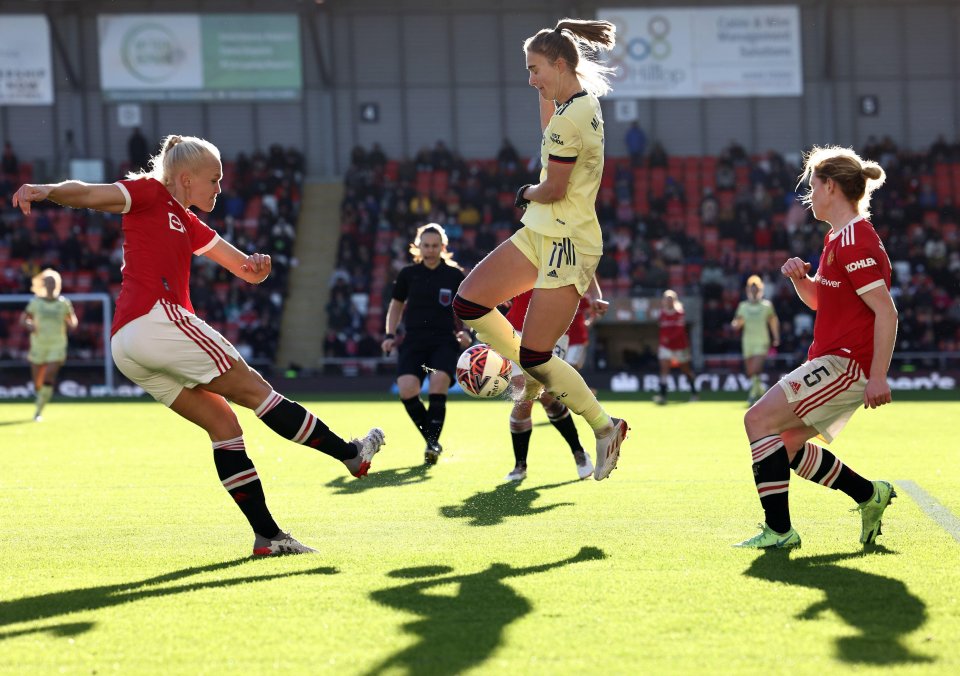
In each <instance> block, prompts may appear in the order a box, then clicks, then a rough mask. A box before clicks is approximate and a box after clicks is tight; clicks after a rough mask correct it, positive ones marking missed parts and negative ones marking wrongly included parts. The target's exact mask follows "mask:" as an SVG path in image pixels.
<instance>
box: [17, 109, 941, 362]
mask: <svg viewBox="0 0 960 676" xmlns="http://www.w3.org/2000/svg"><path fill="white" fill-rule="evenodd" d="M627 147H628V148H629V150H630V154H629V156H627V157H622V158H618V157H608V158H607V162H606V165H605V169H604V174H603V178H602V181H601V187H600V192H599V194H598V199H597V212H598V216H599V219H600V223H601V226H602V228H603V231H604V242H605V247H606V249H605V255H604V257H603V258H602V260H601V263H600V267H599V269H598V276H599V277H600V281H601V285H602V287H603V289H604V293H605V295H606V297H607V298H608V299H616V298H618V297H625V296H632V297H650V298H654V297H658V296H659V295H660V293H661V292H662V291H663V290H664V289H666V288H673V289H675V290H676V291H678V293H679V294H680V295H681V296H682V297H683V296H688V297H689V296H697V297H699V298H700V299H701V300H702V307H703V327H704V331H703V345H702V347H703V352H704V353H705V354H708V355H713V354H737V353H738V352H739V337H738V336H737V334H736V333H735V332H734V331H733V330H732V329H731V328H730V326H729V322H730V319H731V318H732V316H733V312H734V310H735V308H736V305H737V303H738V302H739V300H740V299H741V294H742V289H743V281H744V280H745V279H746V277H747V276H749V275H751V274H755V273H756V274H760V275H761V276H762V277H763V278H764V280H765V282H766V287H765V288H766V292H767V294H768V297H769V298H770V299H771V300H772V301H773V302H774V306H775V308H776V310H777V312H778V314H779V316H780V320H781V323H782V332H781V333H782V341H781V346H780V351H781V353H784V354H789V355H791V356H792V357H793V358H794V359H795V358H796V357H799V356H800V355H801V353H802V352H803V350H805V349H806V346H807V345H808V344H809V342H810V340H811V332H812V327H813V313H812V312H810V311H809V310H808V309H807V308H806V307H805V306H804V305H803V304H802V303H801V302H800V301H799V299H798V298H797V297H796V294H795V293H794V292H793V289H792V287H791V285H790V284H789V283H787V282H785V281H784V280H783V279H782V278H781V276H780V274H779V267H780V264H781V263H782V262H783V260H785V259H786V258H787V257H788V256H800V257H802V258H804V259H806V260H809V261H810V262H811V263H812V264H813V265H814V266H816V264H817V257H818V254H819V251H820V249H821V247H822V242H823V235H824V232H825V226H824V225H823V224H820V223H817V222H816V221H815V220H814V219H813V217H812V216H811V214H810V213H809V211H808V210H807V209H805V208H804V207H803V205H802V204H801V203H800V199H799V197H800V195H801V194H802V192H803V191H804V189H805V186H799V187H798V186H797V184H796V183H797V176H798V174H799V173H800V169H799V166H798V165H799V161H800V158H799V156H795V157H792V158H789V159H788V158H785V157H783V156H781V155H780V154H778V153H775V152H767V153H764V154H762V155H754V156H751V155H750V154H748V153H747V152H746V151H745V150H744V148H743V147H742V146H741V145H739V144H738V143H736V142H731V143H730V145H729V146H728V147H727V148H726V149H725V150H724V151H723V152H722V153H721V154H720V155H719V156H694V157H675V156H670V155H668V154H667V151H666V150H665V148H664V147H663V146H662V145H661V144H660V143H658V142H657V141H655V140H654V141H653V142H652V143H649V144H648V143H647V139H646V136H645V135H643V133H642V130H639V128H635V127H631V130H630V132H628V138H627ZM860 150H861V151H862V154H863V155H864V156H865V157H869V158H871V159H875V160H877V161H878V162H880V163H881V165H882V166H883V167H884V168H885V170H886V171H887V182H886V184H885V186H884V187H883V188H882V189H881V190H879V191H878V192H877V193H875V195H874V198H873V201H872V204H873V218H872V220H873V223H874V225H875V226H876V228H877V230H878V232H879V233H880V236H881V238H882V239H883V241H884V242H885V243H886V247H887V251H888V253H889V254H890V258H891V260H892V262H893V267H894V284H893V289H892V293H893V296H894V298H895V300H896V302H897V306H898V309H899V311H900V331H899V334H898V339H897V349H898V350H899V351H915V352H916V351H919V352H942V351H958V350H960V237H958V209H957V207H956V206H955V204H956V200H957V198H958V197H960V143H953V144H951V143H948V142H947V141H946V140H944V139H942V138H941V139H938V140H937V142H936V143H934V144H933V145H932V146H931V147H930V148H929V149H928V151H926V152H922V153H915V152H907V151H902V150H901V149H899V148H898V147H897V146H896V144H894V143H893V142H892V141H891V140H890V139H889V138H884V139H881V140H874V139H871V140H870V141H869V142H868V144H867V145H866V147H864V148H862V149H860ZM131 155H133V150H132V149H131ZM223 166H224V181H223V194H222V196H221V197H220V199H219V200H218V201H217V206H216V208H215V210H214V212H213V213H211V214H206V215H201V217H202V218H203V219H204V220H206V221H207V222H208V223H209V224H210V225H211V226H212V227H214V228H215V229H216V230H217V231H218V232H221V233H222V234H224V235H225V236H226V237H228V238H229V239H230V241H232V242H233V243H234V244H236V245H237V246H238V247H239V248H240V249H242V250H248V251H253V250H254V249H257V250H262V251H266V252H269V253H270V254H271V255H272V257H273V261H274V274H273V275H272V276H271V277H270V278H269V279H268V281H267V282H266V283H264V284H262V285H259V286H249V285H246V284H244V283H242V282H240V281H239V280H236V279H235V278H233V277H232V276H231V275H230V274H229V273H227V272H226V271H224V270H222V269H221V268H219V267H218V266H216V265H214V264H212V263H210V262H209V261H206V259H204V258H202V257H200V258H197V259H196V261H195V266H194V270H193V300H194V304H195V305H196V307H197V310H198V312H199V313H200V314H201V315H202V316H204V317H205V318H206V319H207V320H208V321H209V322H210V323H211V324H213V325H214V326H216V327H217V328H218V329H219V330H221V331H222V332H223V333H224V335H225V336H227V338H229V339H230V340H231V341H232V342H234V344H235V345H237V347H238V348H239V349H240V350H241V352H242V353H243V354H244V356H245V357H246V358H248V359H249V360H250V361H253V362H254V363H261V364H267V363H270V362H271V361H272V360H273V358H274V356H275V353H276V348H277V341H278V335H277V329H278V327H279V326H280V316H281V312H282V308H283V302H284V297H285V295H286V289H287V278H288V273H289V270H290V268H291V267H292V266H293V265H295V264H296V261H295V259H294V257H293V242H294V238H295V232H296V230H295V227H294V225H295V223H296V222H297V215H298V209H299V204H300V192H301V185H302V178H303V172H304V160H303V157H302V156H301V155H300V153H299V152H298V151H296V150H293V149H286V150H285V149H283V148H281V147H279V146H273V147H271V148H270V149H269V150H268V151H267V152H266V153H264V152H259V151H258V152H255V153H252V154H250V155H247V154H240V155H239V156H238V157H236V158H235V159H234V160H233V161H224V165H223ZM125 169H126V167H120V170H119V171H118V172H117V174H118V175H119V176H122V175H123V174H124V172H125ZM538 173H539V167H538V166H536V164H535V163H531V162H528V161H527V159H526V158H522V157H520V156H519V154H518V153H517V151H516V149H515V148H514V147H513V146H512V145H511V144H510V142H509V141H504V143H503V145H502V147H501V148H500V150H499V152H498V153H497V155H496V157H494V158H492V159H488V160H464V159H463V158H461V157H459V156H458V155H457V154H456V153H455V152H454V151H452V150H451V149H450V148H448V147H446V145H445V144H444V143H442V142H438V143H437V144H436V145H435V146H434V147H433V148H424V149H422V150H421V151H420V152H418V153H417V154H416V155H415V157H413V158H412V159H410V160H403V161H401V160H396V159H390V158H388V157H387V156H386V154H385V153H384V151H383V149H382V148H381V147H380V146H379V145H377V144H374V146H373V147H372V148H371V149H369V150H366V149H363V148H359V147H358V148H355V149H354V151H353V153H352V156H351V164H350V167H349V169H348V170H347V172H346V176H345V179H344V187H345V194H344V198H343V202H342V208H341V225H340V229H341V238H340V243H339V250H338V253H337V267H336V270H335V273H334V275H333V279H332V280H331V289H330V295H329V299H328V302H327V304H326V308H325V309H326V313H327V319H328V329H329V330H328V333H327V335H326V337H325V340H324V353H325V355H326V356H327V357H341V358H343V357H350V358H352V357H378V356H380V352H379V350H380V348H379V344H380V338H381V334H382V332H383V324H384V321H383V318H384V313H385V308H386V306H387V304H388V303H389V300H390V299H389V293H390V289H391V285H392V282H393V279H394V278H395V276H396V274H397V272H398V271H399V270H400V269H401V268H402V267H403V266H405V265H407V264H408V263H409V256H408V252H407V249H408V245H409V243H410V241H411V240H412V238H413V234H414V231H415V229H416V228H417V227H418V226H419V225H421V224H423V223H425V222H438V223H440V224H442V225H443V226H444V227H445V229H446V231H447V233H448V235H449V237H450V249H451V251H452V252H453V253H454V256H455V259H456V260H457V262H458V263H459V264H460V265H462V266H463V267H465V268H467V269H469V268H471V267H473V266H474V265H476V263H477V262H479V261H480V260H481V259H482V258H483V256H484V255H486V253H487V252H489V251H490V250H492V249H493V248H494V247H495V246H496V245H497V244H499V243H500V242H502V241H503V240H504V239H506V238H507V237H509V236H510V235H511V234H512V233H513V232H514V231H515V230H516V228H517V227H518V226H519V218H520V215H521V214H520V212H518V211H517V210H516V209H515V208H514V205H513V201H514V194H515V191H516V188H517V186H519V185H522V184H524V183H535V182H536V181H537V179H538ZM32 178H33V175H32V167H31V166H30V165H29V164H27V163H23V162H20V161H19V160H18V158H17V157H16V153H15V152H14V150H13V148H12V147H11V145H10V144H9V143H5V144H4V149H3V155H2V167H0V200H2V206H0V264H2V273H0V293H26V292H27V290H28V289H29V280H30V278H31V277H32V275H33V274H35V273H36V272H37V271H39V270H40V269H41V268H43V267H47V266H51V267H54V268H56V269H58V270H60V271H61V273H62V274H63V278H64V292H65V293H66V294H67V295H70V294H71V293H77V292H97V291H102V292H107V293H111V294H113V295H114V296H115V295H116V293H117V292H118V290H119V282H120V263H121V258H122V250H121V248H120V243H121V241H122V238H121V233H120V218H119V217H117V216H109V215H104V214H99V213H96V212H88V211H76V210H70V209H63V208H60V207H58V206H56V205H54V204H52V203H49V202H48V203H45V204H42V205H38V206H37V207H36V208H35V209H34V212H33V214H31V215H30V216H29V217H23V216H22V214H20V213H19V211H16V210H14V209H12V207H11V205H10V196H11V194H12V192H13V191H14V190H15V189H16V187H17V186H18V185H19V184H20V183H23V182H29V181H30V180H32ZM798 192H799V193H800V194H798ZM21 309H22V308H19V307H13V306H0V359H11V358H20V357H22V356H23V354H25V350H26V336H25V335H23V333H22V329H20V328H19V325H18V323H17V322H16V317H17V315H18V314H19V312H20V310H21ZM77 312H78V314H79V315H81V326H80V328H79V329H78V331H77V332H76V333H75V334H74V335H73V336H72V338H71V354H74V355H77V356H83V357H89V356H94V357H95V356H97V355H100V354H102V353H103V348H104V346H103V343H102V325H101V315H100V313H101V309H100V306H99V305H97V304H92V303H86V304H83V303H81V304H78V305H77ZM599 347H600V348H601V352H602V345H600V346H599Z"/></svg>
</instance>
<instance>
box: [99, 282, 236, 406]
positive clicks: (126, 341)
mask: <svg viewBox="0 0 960 676" xmlns="http://www.w3.org/2000/svg"><path fill="white" fill-rule="evenodd" d="M110 349H111V351H112V352H113V361H114V362H115V363H116V365H117V368H118V369H120V372H121V373H123V375H125V376H126V377H127V378H129V379H130V380H132V381H133V382H134V383H136V384H137V385H139V386H140V387H142V388H143V389H144V390H146V391H147V392H148V393H149V394H150V396H152V397H153V398H154V399H156V400H157V401H159V402H162V403H164V404H166V405H167V406H170V405H171V404H172V403H173V402H174V401H175V400H176V398H177V397H178V396H180V392H182V391H183V388H184V387H189V388H193V387H195V386H197V385H200V384H204V385H205V384H206V383H209V382H210V381H211V380H213V379H214V378H216V377H217V376H219V375H222V374H223V373H225V372H226V371H227V370H228V369H229V368H230V367H231V366H233V363H234V362H236V361H239V360H240V353H239V352H237V350H236V348H235V347H234V346H233V345H231V344H230V341H228V340H227V339H226V338H224V337H223V336H222V335H220V333H219V332H218V331H217V330H216V329H214V328H213V327H212V326H210V325H209V324H207V323H206V322H205V321H203V320H202V319H200V318H199V317H197V316H196V315H195V314H193V313H191V312H188V311H187V310H186V309H184V308H182V307H180V306H179V305H175V304H173V303H170V302H168V301H163V300H161V301H157V304H156V305H154V306H153V309H152V310H150V312H149V313H147V314H145V315H143V316H142V317H137V318H136V319H134V320H133V321H132V322H130V323H129V324H125V325H124V326H123V327H121V329H120V330H119V331H117V332H116V333H115V334H114V335H113V339H112V340H111V341H110Z"/></svg>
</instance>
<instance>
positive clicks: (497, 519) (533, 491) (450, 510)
mask: <svg viewBox="0 0 960 676" xmlns="http://www.w3.org/2000/svg"><path fill="white" fill-rule="evenodd" d="M576 483H580V481H579V480H576V479H573V480H571V481H561V482H560V483H558V484H547V485H544V486H532V487H530V488H523V489H521V488H520V486H521V482H519V481H508V482H506V483H502V484H500V485H499V486H497V487H496V488H494V489H493V490H492V491H481V492H479V493H476V494H475V495H472V496H470V497H469V498H467V499H466V500H464V501H463V504H461V505H446V506H444V507H441V508H440V514H442V515H443V516H445V517H447V518H448V519H470V525H471V526H496V525H497V524H500V523H503V521H504V519H506V518H507V517H510V516H529V515H530V514H542V513H543V512H549V511H550V510H553V509H556V508H557V507H565V506H567V505H572V504H573V503H572V502H557V503H554V504H552V505H543V506H541V507H534V506H533V501H534V500H536V499H537V498H539V497H540V491H545V490H549V489H551V488H559V487H560V486H566V485H567V484H576Z"/></svg>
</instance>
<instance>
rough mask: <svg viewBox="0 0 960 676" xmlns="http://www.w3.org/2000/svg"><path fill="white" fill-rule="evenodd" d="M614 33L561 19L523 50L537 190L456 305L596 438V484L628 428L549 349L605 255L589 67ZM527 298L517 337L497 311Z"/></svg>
mask: <svg viewBox="0 0 960 676" xmlns="http://www.w3.org/2000/svg"><path fill="white" fill-rule="evenodd" d="M615 32H616V29H615V27H614V25H613V24H612V23H610V22H608V21H580V20H575V19H562V20H561V21H559V22H557V24H556V26H555V27H554V28H544V29H542V30H540V31H538V32H537V34H536V35H534V36H532V37H530V38H528V39H527V40H526V41H525V42H524V45H523V51H524V56H525V59H526V68H527V72H528V74H529V78H528V82H529V84H530V86H531V87H534V88H535V89H536V90H537V91H538V93H539V97H540V98H539V103H540V123H541V128H542V130H543V133H542V136H541V140H542V143H541V151H540V163H541V167H542V168H541V171H540V182H539V183H537V184H536V185H523V186H520V189H519V190H517V196H516V200H515V205H516V206H517V207H518V208H521V209H525V213H524V215H523V217H522V219H521V221H522V222H523V227H522V228H520V230H518V231H517V232H516V233H514V235H513V236H512V237H511V238H510V239H508V240H507V241H506V242H504V243H503V244H501V245H500V246H498V247H497V248H496V249H494V251H493V252H492V253H490V254H489V255H488V256H487V257H486V258H484V259H483V260H482V261H481V262H480V264H479V265H478V266H477V267H476V268H474V269H473V271H472V272H471V273H470V275H468V276H467V279H466V280H464V282H463V285H462V287H461V292H460V294H458V295H457V298H456V300H455V301H454V309H455V311H456V313H457V315H458V316H459V317H460V318H461V319H462V320H463V322H464V323H465V324H466V325H467V326H469V327H470V328H472V329H474V330H475V331H476V332H477V334H478V335H479V337H480V340H482V341H483V342H485V343H487V344H489V345H490V346H491V347H493V349H495V350H496V351H497V352H499V353H500V354H501V355H503V356H504V357H506V358H507V359H509V360H510V361H512V362H514V363H518V364H520V367H521V368H522V369H523V370H524V372H525V373H526V374H528V375H529V376H530V378H529V379H528V382H527V386H528V390H529V393H528V396H529V398H531V399H535V398H536V396H538V395H539V391H538V390H539V389H540V388H541V386H540V385H539V383H542V384H543V386H546V389H547V390H549V391H550V392H552V393H554V394H555V395H556V396H558V397H560V398H562V399H563V402H564V404H566V405H567V406H568V407H569V408H570V410H571V411H573V412H574V413H577V414H578V415H581V416H583V418H584V420H586V421H587V424H589V425H590V427H591V428H592V429H593V432H594V436H595V437H596V451H597V455H596V468H595V470H594V478H595V479H596V480H597V481H600V480H602V479H605V478H606V477H608V476H609V475H610V472H612V471H613V469H614V468H615V467H616V465H617V460H618V458H619V457H620V446H621V444H622V443H623V440H624V439H625V438H626V436H627V431H628V430H629V426H628V425H627V423H626V421H624V420H622V419H619V418H611V417H610V416H609V415H608V414H607V412H606V411H604V410H603V407H602V406H601V405H600V402H599V401H597V398H596V396H594V394H593V393H592V392H591V391H590V388H589V387H587V384H586V383H585V382H584V380H583V378H582V377H581V376H580V374H579V373H578V372H577V370H576V369H574V368H573V367H572V366H570V365H569V364H567V363H566V362H565V361H563V360H562V359H560V358H559V357H557V356H556V355H554V354H553V350H554V347H556V344H557V341H558V340H560V337H561V336H562V335H563V334H564V333H565V332H566V330H567V328H568V327H569V326H570V321H571V320H572V319H573V316H574V315H575V314H576V311H577V306H578V304H579V302H580V297H581V296H582V295H583V294H584V293H585V292H586V290H587V288H588V287H589V285H590V283H591V281H592V280H593V277H594V273H595V272H596V269H597V265H598V263H599V262H600V256H601V255H602V254H603V236H602V233H601V230H600V222H599V220H598V218H597V212H596V199H597V192H598V191H599V188H600V177H601V174H602V173H603V140H604V131H603V114H602V112H601V110H600V101H599V99H598V97H600V96H602V95H604V94H606V93H607V92H608V91H609V90H610V84H609V81H608V77H609V75H610V73H611V72H612V70H611V69H610V68H607V67H606V66H603V65H601V64H599V63H598V62H597V61H596V60H595V59H596V57H597V55H598V54H599V52H600V51H602V50H605V49H611V48H612V47H613V45H614V41H615ZM529 289H533V296H532V298H531V299H530V306H529V309H528V311H527V315H526V318H525V319H524V325H523V337H522V338H521V337H520V336H519V335H518V334H517V332H516V331H515V330H514V329H513V327H512V326H511V325H510V322H508V321H507V320H506V318H505V317H504V316H503V315H501V314H500V313H499V312H497V311H496V310H494V308H496V307H497V306H498V305H500V304H501V303H503V302H504V301H507V300H509V299H510V298H513V297H515V296H518V295H520V294H521V293H523V292H524V291H527V290H529Z"/></svg>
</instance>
